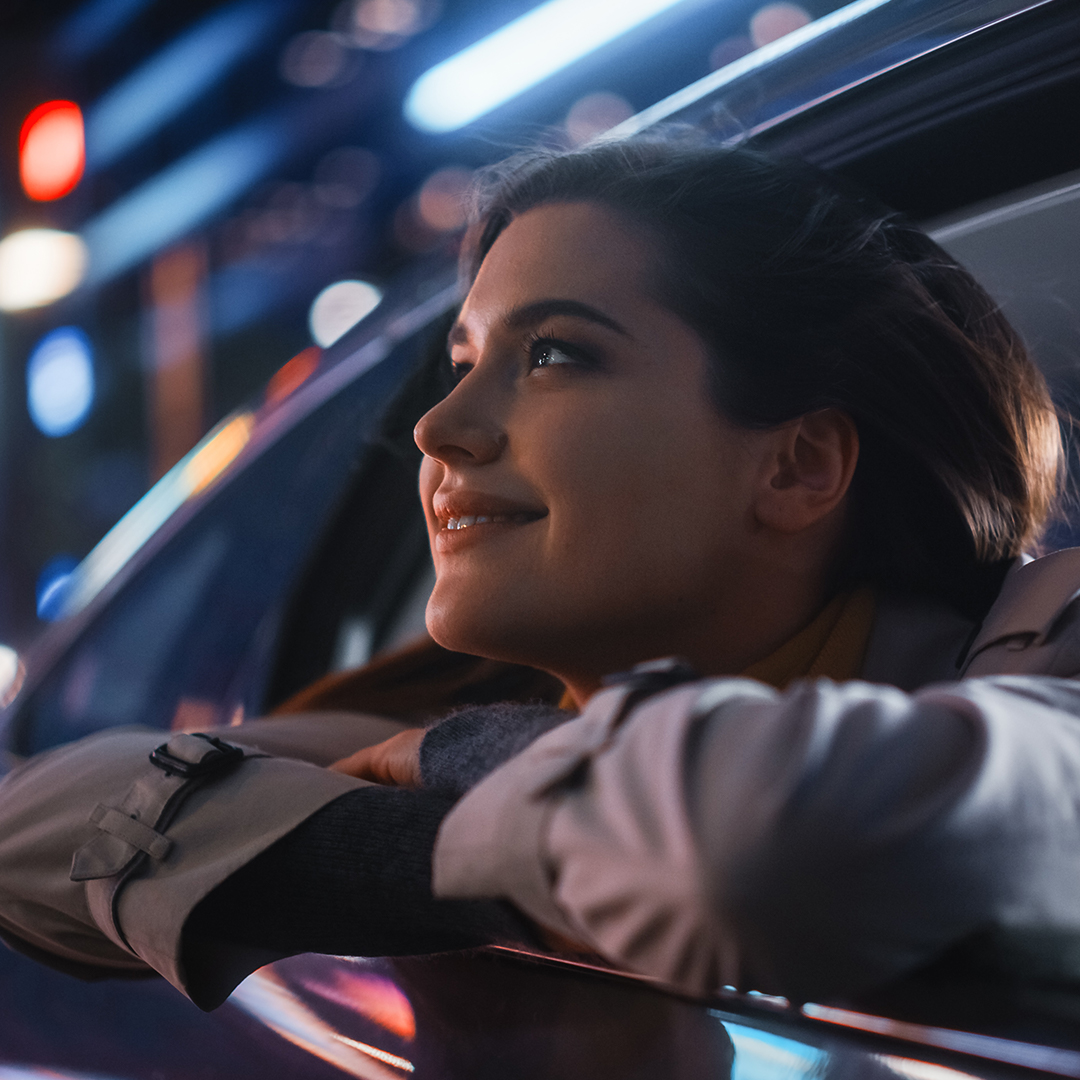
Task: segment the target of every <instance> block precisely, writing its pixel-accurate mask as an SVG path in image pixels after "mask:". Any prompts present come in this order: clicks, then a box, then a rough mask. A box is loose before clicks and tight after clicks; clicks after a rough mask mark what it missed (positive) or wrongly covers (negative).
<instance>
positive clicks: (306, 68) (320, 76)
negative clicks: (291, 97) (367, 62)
mask: <svg viewBox="0 0 1080 1080" xmlns="http://www.w3.org/2000/svg"><path fill="white" fill-rule="evenodd" d="M355 60H356V57H355V53H353V52H352V50H351V49H350V48H349V47H348V43H347V41H346V40H345V39H344V38H343V37H342V36H341V35H340V34H333V33H331V32H330V31H328V30H305V31H303V32H302V33H300V34H296V35H295V36H294V37H292V38H290V39H289V41H288V43H287V44H286V45H285V48H284V49H283V50H282V53H281V60H280V61H279V63H278V71H279V72H280V74H281V77H282V78H283V79H284V80H285V81H286V82H288V83H292V84H293V86H330V85H335V84H338V83H342V82H345V81H346V80H347V79H348V78H350V77H351V76H352V75H353V74H354V72H355V71H356V69H357V65H356V62H355Z"/></svg>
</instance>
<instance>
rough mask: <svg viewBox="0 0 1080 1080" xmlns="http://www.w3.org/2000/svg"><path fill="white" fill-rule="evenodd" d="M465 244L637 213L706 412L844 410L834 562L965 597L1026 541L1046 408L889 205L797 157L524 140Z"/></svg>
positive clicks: (1058, 467) (868, 575)
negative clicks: (563, 205)
mask: <svg viewBox="0 0 1080 1080" xmlns="http://www.w3.org/2000/svg"><path fill="white" fill-rule="evenodd" d="M478 191H479V194H478V200H477V211H476V218H477V222H476V225H475V226H474V228H473V230H472V231H471V233H470V238H469V242H468V243H467V245H466V250H465V253H464V255H463V259H464V266H465V268H466V271H467V273H469V274H470V276H471V275H474V274H475V272H476V270H477V269H478V267H479V264H480V262H481V261H482V260H483V258H484V256H485V255H486V254H487V252H488V250H490V248H491V246H492V244H493V243H494V242H495V240H496V238H497V237H498V235H499V233H500V232H501V231H502V230H503V229H504V228H505V227H506V225H507V224H508V223H509V222H510V221H511V220H512V219H513V218H514V217H515V216H517V215H519V214H522V213H524V212H525V211H527V210H529V209H531V208H533V207H536V206H539V205H541V204H544V203H552V202H569V201H590V202H596V203H600V204H602V205H604V206H606V207H608V208H610V209H612V210H614V211H615V212H616V213H618V214H619V215H620V216H621V217H622V218H623V220H624V221H626V222H627V223H628V225H629V226H630V227H631V228H638V229H643V230H645V232H646V234H647V235H649V236H651V238H652V241H653V245H652V246H653V250H654V251H655V253H656V261H655V265H654V266H653V267H652V271H653V275H654V280H655V287H656V289H657V291H658V296H659V297H660V299H661V300H662V302H663V303H664V304H665V306H667V307H668V308H669V309H670V310H671V311H673V312H674V313H676V314H677V315H679V316H680V317H681V318H682V319H683V320H684V321H685V322H686V323H687V324H688V325H689V326H690V327H692V328H693V329H694V330H695V331H696V332H697V333H698V334H699V335H700V336H701V337H702V339H703V340H704V341H705V343H706V344H707V346H708V347H709V349H710V351H711V353H712V355H713V358H714V361H715V362H714V364H713V365H712V373H711V374H712V384H713V390H714V394H715V399H716V404H717V406H718V408H719V409H720V410H721V411H722V413H723V414H724V415H725V416H727V417H728V418H729V419H731V420H732V421H734V422H735V423H739V424H742V425H744V426H753V427H762V426H772V425H775V424H779V423H783V422H785V421H788V420H791V419H794V418H795V417H797V416H801V415H803V414H805V413H808V412H811V411H813V410H815V409H822V408H829V407H833V408H838V409H842V410H844V411H845V412H846V413H848V415H850V416H851V417H852V418H853V420H854V421H855V423H856V425H857V427H858V431H859V437H860V444H861V450H860V457H859V463H858V466H857V468H856V473H855V479H854V481H853V484H852V492H851V507H852V529H851V548H850V551H849V557H848V558H847V559H846V560H845V566H844V568H843V571H842V575H843V577H844V578H845V579H846V580H848V581H852V580H857V581H858V580H861V581H869V582H874V583H877V584H879V585H881V586H882V587H885V588H888V589H891V590H901V591H906V592H917V593H923V594H929V595H932V596H935V597H937V598H939V599H942V600H944V601H946V602H948V603H950V604H952V605H953V606H955V607H957V608H958V609H960V610H962V611H964V612H966V613H969V614H971V615H973V616H975V617H978V616H979V615H980V614H981V613H982V611H984V610H985V608H986V607H987V606H988V604H989V603H990V602H991V600H992V598H993V596H994V595H995V594H996V592H997V589H998V587H999V585H1000V580H1001V576H1002V574H1003V573H1004V569H1005V567H1006V566H1007V564H1008V561H1009V560H1011V559H1012V558H1014V557H1015V556H1016V555H1018V554H1020V553H1021V552H1022V551H1023V550H1025V549H1027V548H1029V547H1030V546H1031V545H1033V544H1034V543H1035V542H1036V541H1037V540H1038V537H1039V535H1040V533H1041V532H1042V530H1043V528H1044V526H1045V524H1046V521H1047V518H1048V516H1049V514H1050V512H1051V509H1052V507H1053V504H1054V502H1055V500H1056V497H1057V494H1058V490H1059V484H1060V477H1061V474H1062V471H1063V469H1062V459H1063V455H1062V447H1061V436H1060V431H1059V427H1058V422H1057V417H1056V414H1055V411H1054V408H1053V405H1052V403H1051V401H1050V396H1049V393H1048V391H1047V388H1046V384H1045V382H1044V380H1043V378H1042V375H1041V374H1040V373H1039V371H1038V369H1037V368H1036V367H1035V365H1034V363H1033V362H1032V360H1031V358H1030V357H1029V355H1028V353H1027V350H1026V349H1025V347H1024V344H1023V342H1022V341H1021V340H1020V338H1019V337H1018V335H1017V334H1016V332H1015V331H1014V330H1013V328H1012V327H1011V326H1010V325H1009V323H1008V322H1007V321H1006V319H1005V318H1004V317H1003V316H1002V314H1001V313H1000V311H999V310H998V308H997V306H996V305H995V303H994V301H993V300H992V299H991V298H990V297H989V296H988V295H987V293H986V292H985V290H984V289H983V288H982V287H981V286H980V285H979V284H978V283H977V282H976V281H975V280H974V278H972V276H971V275H970V274H969V273H968V272H967V271H966V270H964V269H963V267H961V266H958V265H957V263H956V262H955V260H953V259H952V258H951V257H950V256H949V255H948V254H947V253H946V252H945V251H943V250H942V249H941V248H940V247H938V245H937V244H935V243H934V242H933V241H932V240H931V239H930V238H929V237H928V236H927V235H926V234H925V233H924V232H922V231H921V230H920V229H919V228H918V227H917V226H915V225H914V224H913V223H911V222H910V221H908V220H906V219H905V218H904V217H903V216H902V215H899V214H897V213H895V212H894V211H891V210H889V209H888V208H886V207H884V206H883V205H882V204H880V203H879V202H878V201H877V200H876V199H874V198H873V197H871V196H869V195H867V194H865V193H863V192H861V191H855V190H851V189H849V188H848V187H847V186H846V185H845V184H844V183H842V182H841V181H839V180H837V179H835V178H833V177H831V176H829V175H828V174H826V173H823V172H821V171H820V170H817V169H814V168H812V167H811V166H808V165H806V164H804V163H802V162H798V161H792V160H781V159H776V158H774V157H771V156H768V155H765V154H762V153H760V152H755V151H752V150H748V149H731V148H722V147H716V146H710V145H704V144H702V143H700V142H693V143H688V142H687V141H686V140H685V139H683V138H680V137H672V136H660V137H657V136H649V137H636V138H631V139H626V140H620V141H610V142H599V143H596V144H594V145H591V146H588V147H586V148H584V149H581V150H575V151H570V152H565V153H559V152H551V151H537V152H532V153H528V154H525V155H520V156H518V157H515V158H512V159H510V160H509V161H507V162H504V163H502V164H501V165H499V166H495V167H494V168H493V169H491V170H489V171H488V173H487V174H486V176H485V178H484V180H483V181H482V182H481V185H480V187H479V189H478Z"/></svg>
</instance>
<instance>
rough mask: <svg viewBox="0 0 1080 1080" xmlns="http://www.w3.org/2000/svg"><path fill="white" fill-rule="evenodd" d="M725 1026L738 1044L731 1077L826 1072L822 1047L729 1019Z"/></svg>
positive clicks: (786, 1079) (768, 1079)
mask: <svg viewBox="0 0 1080 1080" xmlns="http://www.w3.org/2000/svg"><path fill="white" fill-rule="evenodd" d="M710 1011H712V1010H710ZM713 1015H717V1014H716V1013H715V1012H714V1013H713ZM724 1028H725V1029H726V1030H727V1033H728V1035H730V1036H731V1042H732V1045H733V1046H734V1047H735V1061H734V1063H733V1065H732V1067H731V1080H804V1078H810V1077H819V1076H822V1075H824V1072H825V1066H826V1063H827V1061H828V1054H827V1053H826V1052H825V1051H824V1050H822V1049H820V1048H819V1047H816V1046H810V1045H809V1044H808V1043H803V1042H797V1041H796V1040H795V1039H785V1038H783V1037H782V1036H780V1035H773V1034H772V1033H771V1032H769V1031H762V1030H761V1029H759V1028H752V1027H747V1026H745V1025H743V1024H733V1023H732V1022H731V1021H730V1020H726V1019H725V1020H724Z"/></svg>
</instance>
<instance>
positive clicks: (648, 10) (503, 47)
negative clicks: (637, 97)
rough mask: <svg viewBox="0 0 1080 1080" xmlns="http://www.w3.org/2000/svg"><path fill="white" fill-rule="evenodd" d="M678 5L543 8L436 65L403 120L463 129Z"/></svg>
mask: <svg viewBox="0 0 1080 1080" xmlns="http://www.w3.org/2000/svg"><path fill="white" fill-rule="evenodd" d="M677 2H680V0H548V2H547V3H546V4H541V5H540V6H539V7H536V8H533V10H532V11H529V12H526V14H524V15H522V16H521V18H519V19H515V20H514V21H513V22H511V23H507V25H506V26H504V27H502V28H501V29H499V30H496V31H495V33H493V34H489V35H488V36H487V37H486V38H483V39H482V40H480V41H478V42H476V44H475V45H470V46H469V47H468V48H467V49H465V50H464V51H462V52H459V53H457V54H456V55H455V56H451V57H450V58H449V59H448V60H444V61H443V62H442V63H441V64H437V65H436V66H435V67H433V68H432V69H431V70H430V71H427V72H425V73H424V74H423V75H421V76H420V78H419V79H417V80H416V82H415V83H414V84H413V87H412V89H411V90H410V91H409V94H408V97H407V98H406V99H405V116H406V119H408V121H409V123H411V124H412V125H413V126H414V127H417V128H419V129H420V130H421V131H430V132H444V131H454V130H456V129H457V128H460V127H464V126H465V125H466V124H468V123H471V122H472V121H473V120H475V119H477V118H478V117H480V116H483V115H484V114H485V113H487V112H490V111H491V110H492V109H494V108H496V106H498V105H502V104H503V102H506V101H509V100H510V99H511V98H513V97H516V96H517V95H518V94H520V93H522V92H523V91H525V90H528V89H529V87H531V86H535V85H536V84H537V83H538V82H541V81H542V80H543V79H546V78H547V77H548V76H549V75H554V74H555V72H557V71H560V70H561V69H562V68H564V67H566V66H568V65H569V64H572V63H573V62H574V61H575V60H580V59H581V58H582V57H583V56H586V55H587V54H588V53H591V52H594V51H595V50H596V49H599V48H600V46H602V45H606V44H607V43H608V42H609V41H612V40H614V39H615V38H617V37H620V36H621V35H622V34H624V33H626V32H627V31H628V30H632V29H633V28H634V27H635V26H638V25H640V24H641V23H643V22H645V21H646V20H648V19H651V18H652V17H653V16H654V15H659V14H660V13H661V12H662V11H666V10H667V9H668V8H670V7H673V6H674V5H675V4H676V3H677Z"/></svg>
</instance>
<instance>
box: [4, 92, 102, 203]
mask: <svg viewBox="0 0 1080 1080" xmlns="http://www.w3.org/2000/svg"><path fill="white" fill-rule="evenodd" d="M85 164H86V146H85V142H84V139H83V118H82V111H81V110H80V109H79V106H78V105H76V104H75V102H74V101H46V102H45V103H44V104H43V105H39V106H38V107H37V108H36V109H34V110H33V111H32V112H31V113H30V115H29V116H27V118H26V119H25V120H24V121H23V126H22V130H21V131H20V132H19V179H20V180H21V181H22V186H23V190H24V191H25V192H26V194H27V195H29V196H30V198H31V199H35V200H37V201H38V202H48V201H49V200H51V199H59V198H61V197H62V196H64V195H66V194H67V193H68V192H69V191H72V190H73V189H74V188H75V185H76V184H78V182H79V180H80V179H82V174H83V167H84V165H85Z"/></svg>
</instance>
